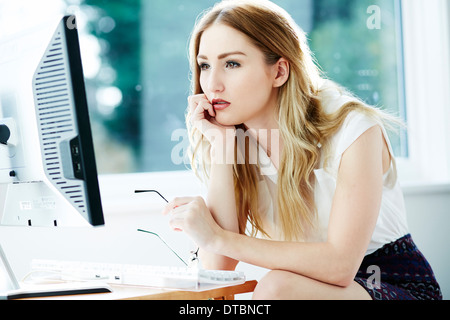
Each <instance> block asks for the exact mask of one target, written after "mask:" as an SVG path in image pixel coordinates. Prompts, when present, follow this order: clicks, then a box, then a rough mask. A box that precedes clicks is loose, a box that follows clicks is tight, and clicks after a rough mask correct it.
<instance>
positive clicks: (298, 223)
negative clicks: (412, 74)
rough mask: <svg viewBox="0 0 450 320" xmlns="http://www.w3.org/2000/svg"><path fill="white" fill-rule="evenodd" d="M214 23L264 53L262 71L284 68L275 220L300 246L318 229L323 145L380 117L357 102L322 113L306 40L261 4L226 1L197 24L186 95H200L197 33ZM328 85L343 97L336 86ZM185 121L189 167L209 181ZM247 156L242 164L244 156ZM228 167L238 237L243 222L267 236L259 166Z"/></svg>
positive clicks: (318, 79)
mask: <svg viewBox="0 0 450 320" xmlns="http://www.w3.org/2000/svg"><path fill="white" fill-rule="evenodd" d="M216 23H221V24H225V25H227V26H230V27H232V28H234V29H236V30H238V31H240V32H242V33H243V34H245V35H246V36H247V37H248V38H249V39H250V40H251V42H252V43H253V44H254V45H255V46H257V47H258V48H259V49H260V50H261V51H262V52H263V54H264V56H265V60H266V61H265V62H266V63H267V64H268V65H273V64H275V63H276V62H277V61H278V60H279V59H280V58H281V57H283V58H285V59H286V60H287V61H288V62H289V66H290V71H289V72H290V74H289V78H288V80H287V82H286V83H285V84H284V85H283V86H282V87H281V88H280V90H279V95H278V104H277V108H278V115H279V129H280V137H281V139H282V140H283V144H284V148H283V151H282V154H281V158H280V165H279V170H278V183H277V188H278V190H277V194H278V200H277V207H278V215H279V219H278V221H279V224H280V225H279V227H280V228H281V231H282V234H283V236H284V239H286V240H302V239H305V238H306V237H307V236H308V234H309V233H310V232H312V231H313V230H314V227H315V223H316V208H315V204H314V192H313V191H314V183H313V176H314V175H313V170H314V169H315V168H316V166H317V164H318V162H319V161H320V157H321V151H320V148H319V145H321V146H322V149H323V150H327V142H328V139H329V138H330V137H331V136H332V135H333V134H334V133H335V132H336V131H337V130H338V129H339V128H340V127H341V125H342V124H343V122H344V120H345V118H346V117H347V115H348V114H349V113H350V112H351V111H353V110H361V111H362V112H365V113H367V114H368V115H370V116H373V117H378V118H380V117H381V118H383V117H384V116H383V115H382V114H381V113H380V112H379V111H378V110H377V109H375V108H372V107H369V106H366V105H365V104H363V103H362V102H359V101H358V100H353V101H352V102H349V103H346V104H345V105H344V106H342V107H341V108H340V109H339V110H337V111H336V112H334V113H331V114H328V113H326V112H325V111H324V109H323V108H322V105H321V100H320V97H319V88H320V85H321V84H322V83H323V80H324V77H323V75H322V74H321V72H320V69H319V68H318V67H317V65H316V63H315V61H314V59H313V55H312V53H311V51H310V49H309V47H308V45H307V43H306V35H305V33H304V32H303V31H302V30H301V29H300V28H299V27H298V25H297V24H296V23H295V22H294V20H293V19H292V18H291V17H290V15H289V14H288V13H287V12H286V11H284V10H283V9H282V8H280V7H278V6H276V5H275V4H273V3H271V2H269V1H261V0H260V1H249V0H246V1H242V0H239V1H233V0H225V1H222V2H219V3H217V4H216V5H215V6H214V7H213V8H211V9H209V10H207V11H205V12H204V13H203V14H202V15H201V17H200V19H198V20H197V22H196V25H195V27H194V30H193V32H192V35H191V39H190V47H189V54H190V64H191V73H192V78H191V92H192V94H200V93H203V91H202V88H201V86H200V81H199V76H200V69H199V67H198V65H197V62H196V58H197V55H198V51H199V45H200V41H201V37H202V34H203V32H204V31H205V30H206V29H207V28H208V27H210V26H211V25H213V24H216ZM330 83H331V82H330ZM332 86H334V87H335V88H336V89H338V90H341V91H344V90H343V89H342V88H340V87H338V85H336V84H334V83H332ZM189 118H190V113H189V112H188V113H187V115H186V120H187V121H186V125H187V128H188V132H189V137H190V143H191V164H192V168H193V170H194V171H195V172H196V173H197V174H198V175H199V172H198V166H200V167H202V168H203V169H204V171H205V172H204V173H205V174H206V177H208V170H209V167H208V159H209V148H210V145H209V143H208V142H207V140H206V139H204V137H203V136H202V134H201V133H200V132H198V131H197V130H196V129H195V128H192V127H191V125H190V121H189ZM237 127H241V128H243V127H242V126H237ZM245 154H246V157H247V152H245ZM199 162H200V163H199ZM233 167H234V190H235V198H236V211H237V215H238V222H239V231H240V233H245V230H246V226H247V222H250V224H251V226H252V230H251V235H253V236H254V235H255V234H256V233H257V232H258V231H259V232H261V233H262V234H265V235H267V233H266V232H265V231H264V230H263V228H262V223H261V218H260V213H259V211H258V180H259V178H258V173H259V168H258V165H255V164H250V163H249V161H248V159H247V161H246V163H245V164H237V163H236V161H235V163H234V165H233Z"/></svg>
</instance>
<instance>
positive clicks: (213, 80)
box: [208, 70, 225, 92]
mask: <svg viewBox="0 0 450 320" xmlns="http://www.w3.org/2000/svg"><path fill="white" fill-rule="evenodd" d="M208 89H209V91H211V92H222V91H223V90H225V85H224V83H223V79H222V76H221V74H220V71H218V70H215V71H212V72H211V73H210V75H209V79H208Z"/></svg>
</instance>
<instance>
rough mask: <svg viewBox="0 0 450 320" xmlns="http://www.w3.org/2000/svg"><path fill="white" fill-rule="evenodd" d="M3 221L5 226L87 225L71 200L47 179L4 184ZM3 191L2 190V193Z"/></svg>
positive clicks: (0, 202)
mask: <svg viewBox="0 0 450 320" xmlns="http://www.w3.org/2000/svg"><path fill="white" fill-rule="evenodd" d="M2 189H3V192H5V190H6V192H5V197H4V199H3V201H1V200H2V198H0V208H1V205H2V202H3V204H4V206H3V211H0V214H1V224H2V225H4V226H5V225H6V226H30V227H51V226H55V227H56V226H64V225H70V226H87V225H89V224H88V223H87V221H86V220H84V219H83V218H82V217H81V216H79V215H78V214H77V212H75V211H74V209H73V207H72V206H71V205H70V204H69V202H68V201H67V200H66V199H64V198H63V197H61V196H60V194H59V193H58V192H56V191H54V190H53V189H52V188H51V187H50V186H49V185H48V184H47V183H46V182H44V181H33V182H16V183H10V184H8V185H6V186H3V188H2ZM3 192H2V193H3Z"/></svg>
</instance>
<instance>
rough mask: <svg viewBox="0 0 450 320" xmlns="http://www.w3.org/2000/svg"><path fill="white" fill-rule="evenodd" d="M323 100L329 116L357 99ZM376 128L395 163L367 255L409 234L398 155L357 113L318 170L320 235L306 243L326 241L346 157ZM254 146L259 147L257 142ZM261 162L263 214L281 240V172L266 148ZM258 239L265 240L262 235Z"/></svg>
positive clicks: (328, 96) (327, 94)
mask: <svg viewBox="0 0 450 320" xmlns="http://www.w3.org/2000/svg"><path fill="white" fill-rule="evenodd" d="M321 97H322V105H323V107H324V108H325V111H326V112H329V113H331V112H334V111H336V110H337V109H339V108H340V107H341V106H343V105H344V104H345V103H347V102H350V101H352V100H355V98H353V97H349V96H345V95H343V94H341V93H340V92H339V91H337V90H336V89H332V88H326V89H323V90H321ZM375 125H379V126H380V127H381V128H382V130H383V134H384V138H385V139H386V142H387V145H388V147H389V152H390V154H391V159H392V161H391V166H390V169H389V170H388V172H386V174H385V175H384V178H383V179H384V180H383V193H382V200H381V208H380V213H379V216H378V220H377V223H376V226H375V230H374V232H373V235H372V238H371V241H370V243H369V246H368V249H367V251H366V255H367V254H370V253H372V252H374V251H376V250H377V249H379V248H381V247H382V246H383V245H384V244H387V243H389V242H392V241H395V240H397V239H398V238H401V237H402V236H404V235H406V234H408V227H407V222H406V211H405V205H404V200H403V194H402V190H401V188H400V185H399V183H398V180H397V171H396V165H395V159H394V153H393V151H392V147H391V144H390V142H389V138H388V135H387V133H386V130H385V128H384V127H383V125H382V124H381V123H379V122H377V121H376V120H374V119H372V118H370V117H368V116H366V115H365V114H362V113H360V112H356V111H353V112H351V113H349V115H348V116H347V118H346V120H345V121H344V123H343V125H342V127H341V128H340V130H339V131H338V132H336V134H335V135H334V136H333V137H332V139H331V143H330V146H331V150H330V155H329V158H328V161H327V167H325V168H324V167H323V164H324V163H323V162H324V161H323V160H324V159H322V160H321V164H320V166H319V168H318V169H316V170H314V174H315V178H316V181H315V190H314V199H315V204H316V208H317V214H318V226H317V229H316V232H314V234H313V235H312V236H311V237H309V238H308V239H305V241H308V242H321V241H326V239H327V232H328V223H329V217H330V213H331V205H332V201H333V197H334V193H335V191H336V180H337V174H338V168H339V164H340V161H341V158H342V154H343V153H344V152H345V150H347V148H348V147H350V145H351V144H352V143H353V142H355V141H356V140H357V139H358V138H359V137H360V136H361V135H362V134H363V133H364V132H366V131H367V130H368V129H370V128H371V127H373V126H375ZM250 140H252V139H250ZM251 143H254V144H256V142H255V141H254V140H253V141H251ZM241 150H242V149H241ZM258 160H259V163H260V164H261V165H260V182H259V185H258V187H259V209H260V210H259V211H260V215H261V220H262V225H263V229H264V230H265V231H266V232H267V233H268V234H269V236H270V238H271V239H274V240H281V239H282V237H281V230H280V228H279V227H278V224H277V216H278V213H277V205H276V203H277V202H276V199H277V179H278V172H277V169H276V168H275V167H274V166H273V164H272V162H271V160H270V158H269V157H268V156H267V154H266V152H265V151H264V149H263V148H262V147H259V148H258ZM257 236H258V237H263V236H262V235H261V234H258V235H257Z"/></svg>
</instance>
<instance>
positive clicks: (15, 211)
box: [0, 16, 104, 226]
mask: <svg viewBox="0 0 450 320" xmlns="http://www.w3.org/2000/svg"><path fill="white" fill-rule="evenodd" d="M55 29H56V31H55ZM0 214H1V224H2V225H13V226H85V225H92V226H100V225H104V217H103V211H102V204H101V199H100V191H99V185H98V177H97V168H96V162H95V156H94V147H93V142H92V133H91V127H90V121H89V113H88V106H87V99H86V93H85V85H84V76H83V69H82V63H81V54H80V48H79V40H78V31H77V28H76V21H75V16H65V17H63V18H62V19H59V18H58V20H55V21H53V22H46V23H42V24H41V25H39V26H36V27H35V28H33V29H32V30H28V31H25V32H22V33H21V34H18V35H15V36H14V37H10V38H8V39H0Z"/></svg>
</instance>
